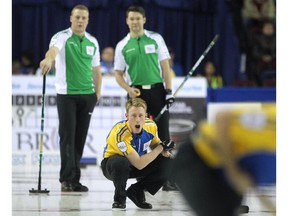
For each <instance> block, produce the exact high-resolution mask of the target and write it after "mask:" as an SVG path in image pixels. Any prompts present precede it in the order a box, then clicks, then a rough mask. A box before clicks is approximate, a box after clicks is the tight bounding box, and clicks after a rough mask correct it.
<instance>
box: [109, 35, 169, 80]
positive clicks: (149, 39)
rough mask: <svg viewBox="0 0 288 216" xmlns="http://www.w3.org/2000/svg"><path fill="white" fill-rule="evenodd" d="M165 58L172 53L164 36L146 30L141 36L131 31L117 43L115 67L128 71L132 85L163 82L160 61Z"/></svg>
mask: <svg viewBox="0 0 288 216" xmlns="http://www.w3.org/2000/svg"><path fill="white" fill-rule="evenodd" d="M165 59H170V55H169V52H168V49H167V46H166V44H165V41H164V40H163V38H162V36H161V35H160V34H158V33H156V32H152V31H147V30H144V35H142V36H141V37H138V38H132V37H131V36H130V33H129V34H128V35H127V36H126V37H125V38H124V39H122V40H121V41H120V42H119V43H118V44H117V46H116V49H115V62H114V69H115V70H119V71H126V72H127V78H128V80H129V82H130V84H132V85H151V84H154V83H161V82H163V80H162V71H161V66H160V61H162V60H165Z"/></svg>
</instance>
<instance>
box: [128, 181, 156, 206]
mask: <svg viewBox="0 0 288 216" xmlns="http://www.w3.org/2000/svg"><path fill="white" fill-rule="evenodd" d="M127 197H128V198H129V199H130V200H131V201H132V202H134V204H135V205H136V206H137V207H139V208H141V209H152V205H151V204H150V203H147V202H146V199H145V194H144V191H143V190H141V189H139V188H137V186H135V185H131V186H130V187H129V188H128V189H127Z"/></svg>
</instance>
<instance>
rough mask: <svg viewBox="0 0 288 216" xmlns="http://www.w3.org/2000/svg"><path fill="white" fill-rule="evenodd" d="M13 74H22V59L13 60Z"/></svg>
mask: <svg viewBox="0 0 288 216" xmlns="http://www.w3.org/2000/svg"><path fill="white" fill-rule="evenodd" d="M12 75H21V63H20V61H17V60H16V61H13V62H12Z"/></svg>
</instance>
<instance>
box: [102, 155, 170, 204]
mask: <svg viewBox="0 0 288 216" xmlns="http://www.w3.org/2000/svg"><path fill="white" fill-rule="evenodd" d="M169 160H170V159H169V158H165V157H163V156H162V155H159V156H158V157H157V158H156V159H155V160H154V161H152V162H151V163H150V164H148V165H147V166H146V167H145V168H143V169H142V170H138V169H136V168H135V167H133V166H132V165H131V164H130V162H129V160H128V159H127V158H126V157H123V156H120V155H114V156H111V157H109V158H104V159H103V160H102V162H101V168H102V172H103V174H104V176H105V177H106V178H107V179H109V180H111V181H113V184H114V187H115V192H114V201H116V202H125V201H126V184H127V180H128V179H129V178H137V183H136V185H137V187H138V188H140V189H142V190H147V191H148V192H149V193H150V194H152V195H154V194H156V192H157V191H158V190H159V189H160V188H161V187H162V185H163V183H164V182H165V181H166V174H167V173H166V169H165V168H166V167H167V166H168V163H169Z"/></svg>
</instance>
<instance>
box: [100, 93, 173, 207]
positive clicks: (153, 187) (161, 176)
mask: <svg viewBox="0 0 288 216" xmlns="http://www.w3.org/2000/svg"><path fill="white" fill-rule="evenodd" d="M126 118H127V119H126V120H123V121H120V122H118V123H117V124H116V125H115V126H114V127H113V128H112V129H111V131H110V133H109V134H108V137H107V139H106V146H105V148H104V159H103V160H102V162H101V168H102V171H103V174H104V176H105V177H106V178H107V179H109V180H111V181H113V184H114V186H115V192H114V203H113V205H112V210H125V209H126V196H127V197H128V198H129V199H130V200H132V201H133V202H134V203H135V205H136V206H138V207H139V208H142V209H152V205H151V204H150V203H147V202H146V199H145V193H144V191H147V192H149V193H150V194H152V195H155V194H156V193H157V191H158V190H159V189H160V188H161V187H162V186H163V183H164V182H165V181H166V180H167V178H166V177H167V169H168V167H169V166H170V163H171V161H172V160H170V159H169V156H170V152H169V150H172V149H173V148H174V147H175V144H174V142H173V141H171V140H166V141H164V142H161V140H160V139H159V137H158V131H157V125H156V124H155V122H154V121H152V120H150V119H149V118H147V104H146V102H145V101H144V100H143V99H141V98H133V99H129V100H128V101H127V103H126ZM129 178H136V179H137V182H136V183H135V184H132V185H131V186H130V187H129V188H128V189H127V191H126V184H127V180H128V179H129Z"/></svg>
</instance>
